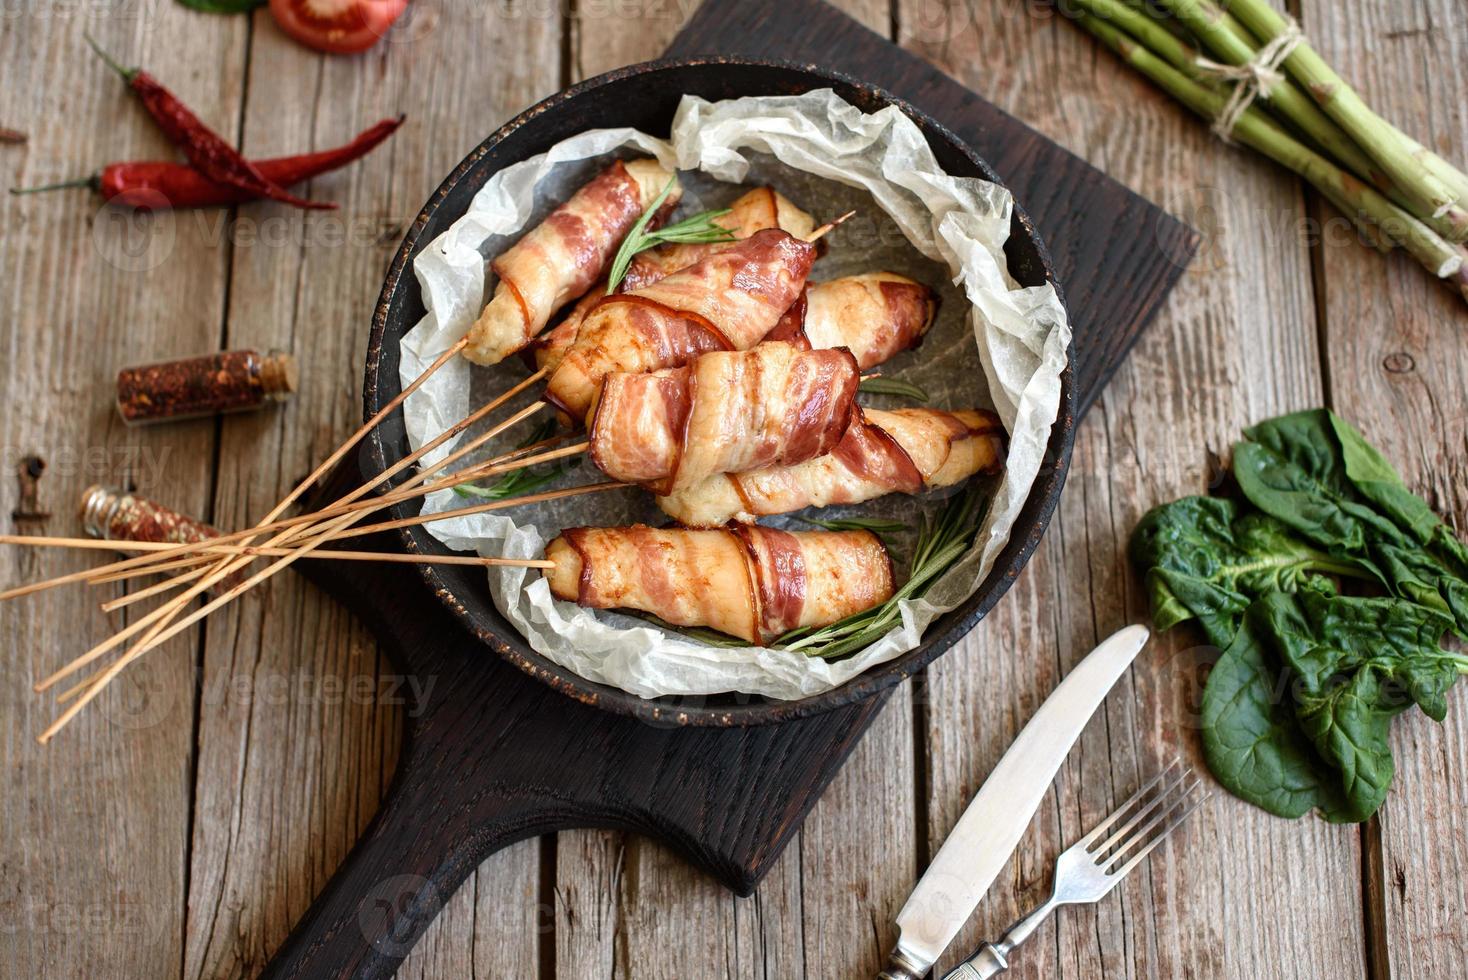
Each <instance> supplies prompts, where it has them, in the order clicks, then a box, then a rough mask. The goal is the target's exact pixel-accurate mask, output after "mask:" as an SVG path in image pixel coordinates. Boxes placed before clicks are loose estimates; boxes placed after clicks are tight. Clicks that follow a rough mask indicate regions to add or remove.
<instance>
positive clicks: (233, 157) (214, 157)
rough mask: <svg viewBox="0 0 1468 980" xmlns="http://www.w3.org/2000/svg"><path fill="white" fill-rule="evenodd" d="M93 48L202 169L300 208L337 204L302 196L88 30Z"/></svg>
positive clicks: (257, 194) (252, 192) (230, 183)
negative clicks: (119, 58)
mask: <svg viewBox="0 0 1468 980" xmlns="http://www.w3.org/2000/svg"><path fill="white" fill-rule="evenodd" d="M87 43H88V44H90V45H91V46H92V50H94V51H96V52H97V54H98V55H100V56H101V58H102V60H103V61H105V62H107V64H108V66H109V67H111V68H112V69H113V70H114V71H116V72H117V73H118V74H119V75H121V76H122V78H123V81H125V82H127V84H128V87H129V88H131V89H132V90H133V92H134V94H136V95H137V96H138V99H139V100H140V101H141V102H142V103H143V107H144V108H146V109H147V110H148V114H149V115H150V116H152V117H153V121H154V122H155V123H157V124H158V127H159V128H160V129H162V130H163V133H164V135H165V136H167V137H168V139H169V141H170V142H172V143H173V145H174V146H177V147H178V148H179V149H180V150H183V152H184V156H186V157H188V158H189V163H192V164H193V165H194V166H195V167H196V168H197V169H198V171H199V172H200V173H202V174H203V175H204V176H205V177H208V178H209V179H210V180H213V181H216V182H218V183H221V184H225V185H227V186H230V187H237V188H239V189H240V190H242V191H244V192H246V193H248V194H250V195H252V196H254V197H268V198H270V199H271V200H273V201H282V202H284V203H286V204H293V205H295V206H296V207H298V208H313V209H330V208H334V207H336V205H335V204H332V203H330V202H325V201H308V200H306V199H305V198H301V197H296V196H295V195H294V194H292V193H291V192H290V191H288V190H286V189H285V188H284V187H281V186H280V185H279V184H276V183H275V182H274V181H272V180H270V179H268V178H267V177H266V176H265V175H264V174H263V173H261V172H260V170H259V168H257V167H256V166H255V165H254V164H252V163H251V162H250V161H249V160H246V159H245V157H244V155H243V154H241V153H240V151H239V150H236V149H235V148H234V147H233V146H230V145H229V141H228V140H226V139H225V138H224V137H223V136H220V135H219V134H218V133H216V132H214V130H212V129H210V128H209V127H208V126H206V125H204V121H203V120H202V119H200V118H199V117H198V116H196V115H194V113H193V110H191V109H190V108H189V107H188V106H186V105H184V104H183V102H182V101H180V100H179V98H178V97H177V96H176V95H174V94H173V93H172V92H170V91H168V89H166V88H164V87H163V85H162V83H161V82H159V81H158V79H156V78H154V77H153V76H152V75H150V74H148V73H147V72H145V71H143V70H142V69H141V68H126V67H123V66H122V65H120V64H118V63H117V62H116V61H113V60H112V58H111V57H109V56H108V54H107V52H105V51H103V50H102V48H101V47H100V46H98V44H97V42H96V41H94V40H92V38H91V36H90V35H88V36H87Z"/></svg>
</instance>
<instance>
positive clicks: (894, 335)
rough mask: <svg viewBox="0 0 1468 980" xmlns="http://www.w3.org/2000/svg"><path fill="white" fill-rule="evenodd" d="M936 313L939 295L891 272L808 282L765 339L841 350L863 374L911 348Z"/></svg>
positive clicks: (930, 323) (917, 341) (920, 337)
mask: <svg viewBox="0 0 1468 980" xmlns="http://www.w3.org/2000/svg"><path fill="white" fill-rule="evenodd" d="M937 313H938V294H937V293H935V292H933V291H932V290H931V289H929V288H928V287H927V286H924V285H923V284H922V283H920V282H914V281H913V280H911V279H909V278H907V277H906V276H899V275H897V274H896V273H895V272H867V273H864V274H862V275H859V276H844V277H842V278H840V279H832V280H830V281H829V282H813V283H811V284H810V285H809V286H808V287H806V291H805V295H804V296H803V297H802V299H801V300H798V301H796V303H795V304H794V305H793V306H791V307H790V309H789V310H788V311H787V312H786V314H785V316H784V317H782V318H781V320H780V322H779V323H778V324H777V325H776V326H775V329H774V330H771V331H770V334H769V336H768V337H766V338H765V339H767V340H788V341H790V342H792V343H797V344H802V345H805V346H810V347H816V348H821V347H845V348H847V349H849V350H850V351H851V352H852V353H853V354H855V355H856V362H857V364H858V365H860V366H861V368H862V369H863V370H865V369H866V368H869V367H875V366H876V365H878V364H881V363H882V362H883V361H886V360H889V359H890V358H892V357H894V356H895V355H897V354H900V353H901V352H902V351H905V350H907V349H909V348H911V347H916V346H917V345H918V344H919V343H920V342H921V341H922V339H923V335H924V334H926V333H927V332H928V328H929V327H931V326H932V325H933V318H934V317H935V316H936V315H937Z"/></svg>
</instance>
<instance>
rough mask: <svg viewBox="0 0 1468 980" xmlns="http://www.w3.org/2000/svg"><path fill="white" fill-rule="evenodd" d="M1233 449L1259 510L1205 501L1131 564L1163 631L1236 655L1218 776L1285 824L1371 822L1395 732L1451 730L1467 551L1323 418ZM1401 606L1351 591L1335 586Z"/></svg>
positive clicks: (1139, 548)
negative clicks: (1181, 632)
mask: <svg viewBox="0 0 1468 980" xmlns="http://www.w3.org/2000/svg"><path fill="white" fill-rule="evenodd" d="M1245 436H1246V438H1245V440H1244V441H1242V442H1240V443H1239V444H1238V445H1237V446H1236V447H1235V452H1234V475H1235V477H1236V479H1237V481H1238V484H1239V487H1240V488H1241V489H1242V490H1243V493H1244V497H1245V499H1244V500H1243V501H1238V502H1235V501H1229V500H1221V499H1211V498H1203V497H1190V498H1186V499H1183V500H1179V501H1176V502H1175V503H1171V504H1167V505H1165V506H1162V507H1158V508H1156V509H1154V510H1153V511H1151V512H1150V513H1149V514H1147V515H1146V517H1144V518H1143V519H1142V521H1141V523H1140V524H1139V525H1138V527H1137V529H1136V531H1135V532H1134V534H1133V536H1132V540H1131V542H1130V553H1131V557H1132V560H1133V561H1135V562H1136V563H1137V564H1138V566H1140V567H1141V568H1142V569H1143V570H1144V572H1145V578H1146V586H1147V594H1148V598H1149V599H1150V601H1151V604H1152V609H1153V618H1154V620H1155V621H1156V624H1157V626H1158V627H1159V628H1161V629H1166V628H1168V627H1170V626H1174V625H1176V624H1178V623H1181V622H1186V621H1189V620H1192V621H1196V622H1197V623H1198V624H1199V626H1200V628H1201V629H1202V630H1203V632H1204V634H1205V635H1206V636H1207V637H1208V639H1209V641H1210V642H1212V643H1213V644H1214V645H1216V646H1218V647H1221V648H1223V653H1222V655H1221V657H1220V659H1219V661H1218V663H1217V665H1216V666H1215V667H1214V669H1213V671H1212V672H1211V673H1210V674H1209V677H1208V680H1207V684H1206V686H1205V688H1204V692H1203V716H1202V739H1203V748H1204V755H1205V757H1206V759H1207V762H1208V766H1209V768H1210V769H1211V770H1212V771H1213V774H1214V775H1215V776H1216V777H1217V778H1218V780H1219V782H1221V783H1222V784H1223V785H1224V786H1225V787H1226V788H1227V789H1228V790H1229V791H1230V792H1232V793H1234V794H1235V795H1237V796H1239V797H1241V798H1243V799H1245V800H1248V801H1249V802H1251V803H1254V804H1255V805H1257V806H1259V807H1262V808H1263V809H1265V810H1268V811H1269V812H1271V813H1275V814H1278V815H1280V816H1286V817H1298V816H1301V815H1303V814H1304V813H1307V812H1309V811H1310V810H1312V809H1314V810H1318V811H1319V812H1320V813H1321V814H1322V816H1324V817H1325V819H1327V820H1330V821H1336V822H1345V821H1360V820H1364V819H1366V818H1367V817H1369V816H1370V815H1371V814H1372V813H1374V812H1376V810H1377V809H1378V808H1379V807H1380V806H1381V804H1382V801H1383V800H1384V799H1385V798H1386V793H1387V791H1388V788H1389V786H1390V784H1391V780H1392V777H1393V774H1394V772H1395V764H1394V761H1393V759H1392V753H1391V747H1390V743H1389V735H1390V729H1391V721H1392V719H1393V718H1394V717H1396V715H1398V714H1400V713H1401V712H1403V711H1405V710H1407V709H1408V708H1410V707H1411V706H1412V705H1414V704H1415V705H1417V706H1418V707H1419V708H1421V710H1422V711H1423V712H1424V713H1426V714H1427V715H1428V716H1430V717H1432V718H1434V719H1436V720H1439V721H1441V720H1442V719H1443V717H1444V716H1445V715H1446V713H1447V693H1448V691H1449V690H1450V689H1451V687H1452V685H1453V684H1454V683H1455V682H1456V680H1457V678H1458V676H1459V675H1460V674H1463V673H1468V657H1464V656H1462V655H1459V654H1455V653H1450V652H1448V651H1446V650H1444V649H1442V647H1441V645H1440V644H1441V642H1442V638H1443V636H1444V634H1445V633H1447V632H1448V631H1449V630H1452V631H1455V632H1457V633H1458V634H1459V635H1460V636H1463V637H1465V638H1468V548H1465V546H1464V545H1463V543H1462V542H1460V541H1459V540H1458V539H1457V538H1456V537H1455V536H1454V535H1453V533H1452V530H1451V529H1450V528H1449V527H1448V525H1447V524H1446V523H1445V522H1443V521H1442V520H1441V519H1439V518H1438V516H1437V515H1436V514H1434V513H1433V511H1432V509H1431V507H1429V506H1428V504H1427V503H1426V502H1425V501H1423V500H1422V499H1421V498H1419V497H1417V496H1416V495H1415V494H1413V493H1412V492H1411V491H1410V490H1409V489H1408V488H1407V486H1406V484H1405V483H1403V481H1402V479H1401V477H1400V475H1398V473H1397V471H1396V470H1395V469H1394V468H1393V467H1392V465H1391V463H1390V462H1389V461H1388V460H1387V459H1386V457H1385V456H1384V455H1382V453H1381V452H1380V451H1379V450H1377V449H1376V448H1375V447H1373V446H1372V445H1371V444H1370V443H1368V442H1367V441H1366V439H1365V438H1364V437H1363V436H1362V435H1361V433H1360V432H1358V431H1357V430H1356V429H1355V428H1353V427H1352V426H1350V425H1349V424H1348V423H1346V422H1345V421H1343V420H1342V419H1340V418H1339V417H1338V416H1336V415H1334V414H1332V413H1330V412H1328V411H1324V410H1317V411H1309V412H1298V413H1295V414H1293V415H1285V416H1281V417H1279V418H1276V419H1270V420H1268V421H1266V422H1263V423H1261V424H1259V425H1256V426H1254V427H1253V428H1251V429H1248V430H1246V432H1245ZM1337 577H1346V578H1354V579H1358V580H1361V581H1363V582H1365V583H1367V584H1368V585H1372V586H1375V588H1376V589H1378V590H1379V591H1381V592H1385V593H1387V595H1385V596H1377V597H1374V598H1364V597H1357V596H1341V595H1338V594H1336V587H1335V578H1337Z"/></svg>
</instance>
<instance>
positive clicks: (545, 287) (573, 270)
mask: <svg viewBox="0 0 1468 980" xmlns="http://www.w3.org/2000/svg"><path fill="white" fill-rule="evenodd" d="M672 177H673V174H672V173H671V172H669V171H667V170H664V169H663V168H662V166H660V165H659V164H658V162H657V161H656V160H633V161H631V162H629V163H623V162H622V161H620V160H617V161H614V162H613V163H612V164H611V165H610V166H608V167H607V168H606V169H605V170H603V171H602V172H601V173H599V174H597V175H596V176H595V177H594V178H592V179H591V181H590V182H588V183H587V184H585V185H584V186H583V187H582V188H581V189H580V190H578V191H577V192H576V193H575V194H573V195H572V196H571V199H570V200H569V201H566V202H565V203H564V204H562V205H561V206H560V207H558V208H556V209H555V210H554V211H552V212H551V213H550V214H549V215H547V216H546V219H545V220H544V221H542V222H541V223H540V224H539V225H536V226H535V227H534V228H532V229H531V230H530V231H529V232H528V233H526V235H525V236H524V237H522V238H521V239H520V240H519V241H518V242H516V243H515V244H514V245H513V246H511V247H510V248H509V249H507V250H506V251H505V252H504V253H503V254H501V255H500V256H499V257H498V258H496V259H495V260H494V261H493V262H491V263H490V268H491V269H492V270H493V272H494V274H495V275H496V276H498V277H499V283H498V284H497V285H496V286H495V291H494V296H493V298H492V299H491V300H490V301H489V304H488V305H487V306H485V308H484V310H483V312H481V313H480V314H479V319H478V321H476V322H475V324H474V326H473V327H472V328H470V330H469V344H468V346H467V347H465V348H464V356H465V357H467V358H469V360H471V361H473V362H474V363H476V364H497V363H499V362H500V361H501V360H503V359H504V358H505V357H507V356H509V355H510V354H513V353H514V352H515V351H517V350H520V349H521V348H522V347H524V346H525V345H526V344H528V343H529V342H530V341H531V340H533V339H534V338H535V336H536V334H538V333H540V331H541V330H543V329H545V325H546V323H548V322H549V321H550V318H551V315H552V314H553V313H555V311H556V310H558V309H560V308H561V307H562V306H564V305H565V304H566V303H568V302H570V301H571V300H572V299H575V298H576V297H578V296H580V295H581V294H582V293H584V292H586V290H587V289H588V288H590V287H591V284H592V283H594V282H596V281H597V279H599V278H601V276H602V274H603V273H604V272H605V271H606V268H607V266H608V265H609V264H610V263H611V261H612V258H613V257H614V256H615V255H616V252H617V248H618V247H619V246H620V245H621V244H622V239H623V238H625V237H626V235H627V232H629V231H631V230H632V226H633V225H634V224H636V223H637V219H638V218H640V217H641V216H642V213H643V212H644V211H646V210H647V208H648V206H649V205H651V204H652V202H653V201H654V200H655V199H656V198H657V196H658V195H659V194H661V193H662V191H663V188H664V187H666V186H667V184H668V181H669V179H671V178H672ZM680 194H681V190H680V189H679V188H678V187H677V186H675V187H674V188H673V191H672V192H671V193H670V194H669V195H668V198H667V201H666V202H665V205H664V207H665V208H668V209H671V208H672V207H673V206H674V205H676V203H677V201H678V197H679V195H680Z"/></svg>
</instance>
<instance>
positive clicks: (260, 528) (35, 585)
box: [0, 356, 545, 600]
mask: <svg viewBox="0 0 1468 980" xmlns="http://www.w3.org/2000/svg"><path fill="white" fill-rule="evenodd" d="M442 361H445V358H443V356H440V358H439V361H435V365H436V367H437V365H440V362H442ZM436 367H432V368H430V371H432V370H436ZM426 374H427V373H426ZM426 374H424V376H423V377H420V379H418V380H415V381H414V383H413V384H410V386H408V387H410V389H413V387H414V386H417V384H420V383H421V381H423V380H426ZM543 376H545V370H540V371H536V373H534V374H531V376H530V377H527V379H524V380H523V381H520V383H518V384H515V386H514V387H511V389H509V390H508V392H505V393H504V395H501V396H498V398H495V399H492V401H490V402H489V403H486V405H484V406H483V408H480V409H477V411H476V412H473V414H470V415H468V417H467V418H464V420H461V421H459V423H457V424H455V425H452V427H449V428H448V430H445V431H443V433H440V434H439V436H437V437H435V439H433V440H432V442H429V443H426V445H423V446H420V447H418V449H417V450H415V452H413V453H410V455H408V456H405V458H404V459H401V461H398V462H396V464H393V465H392V467H390V468H388V469H386V471H383V472H382V474H379V475H377V477H376V478H374V480H373V481H368V483H367V484H364V486H363V487H358V489H357V490H354V491H352V493H351V494H346V496H345V497H342V500H346V499H357V497H360V496H363V494H364V493H367V491H368V490H371V489H373V487H374V486H377V484H380V483H382V481H383V480H389V478H390V477H393V475H395V474H398V472H399V471H402V469H404V468H405V467H408V465H411V464H413V462H415V461H417V459H420V458H421V456H423V455H426V453H429V452H433V450H435V449H437V447H439V446H442V445H443V443H445V442H446V440H448V439H451V437H454V436H457V434H458V433H461V431H462V430H464V428H467V427H468V425H471V424H473V423H474V421H477V420H479V418H483V417H484V415H487V414H489V412H490V411H493V409H496V408H499V406H501V405H504V403H505V402H506V401H509V399H511V398H514V396H515V395H518V393H520V392H523V390H526V389H527V387H530V386H531V384H534V383H536V381H537V380H539V379H540V377H543ZM395 401H398V399H395ZM382 414H383V412H379V414H377V415H382ZM374 418H376V415H374ZM483 442H487V439H484V437H480V439H479V440H477V442H476V447H477V445H482V443H483ZM459 455H462V453H459ZM319 469H320V468H319ZM276 516H279V511H277V512H276ZM298 521H299V519H298V518H297V519H292V521H275V519H272V521H269V522H263V524H257V525H255V527H254V528H251V530H247V531H233V533H230V534H222V535H220V537H217V538H213V543H232V541H242V540H248V538H251V537H254V535H257V534H263V533H266V531H270V530H277V528H280V527H286V524H289V522H298ZM191 552H194V546H192V544H191V543H183V544H178V546H175V549H173V555H139V556H138V557H129V559H125V560H120V562H113V563H112V565H110V566H109V571H112V572H123V571H128V569H131V568H139V566H145V565H159V566H161V565H163V562H164V560H166V559H169V557H173V556H175V555H179V556H182V555H189V553H191ZM94 571H98V569H91V571H90V572H72V574H69V575H60V577H57V578H50V579H46V581H43V582H32V584H29V585H22V587H18V588H10V590H6V591H3V593H0V600H4V599H19V597H22V596H29V594H32V593H37V591H41V590H46V588H54V587H57V585H66V584H69V582H75V581H85V579H87V578H88V575H90V574H91V572H94ZM119 578H128V577H126V575H119Z"/></svg>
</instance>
